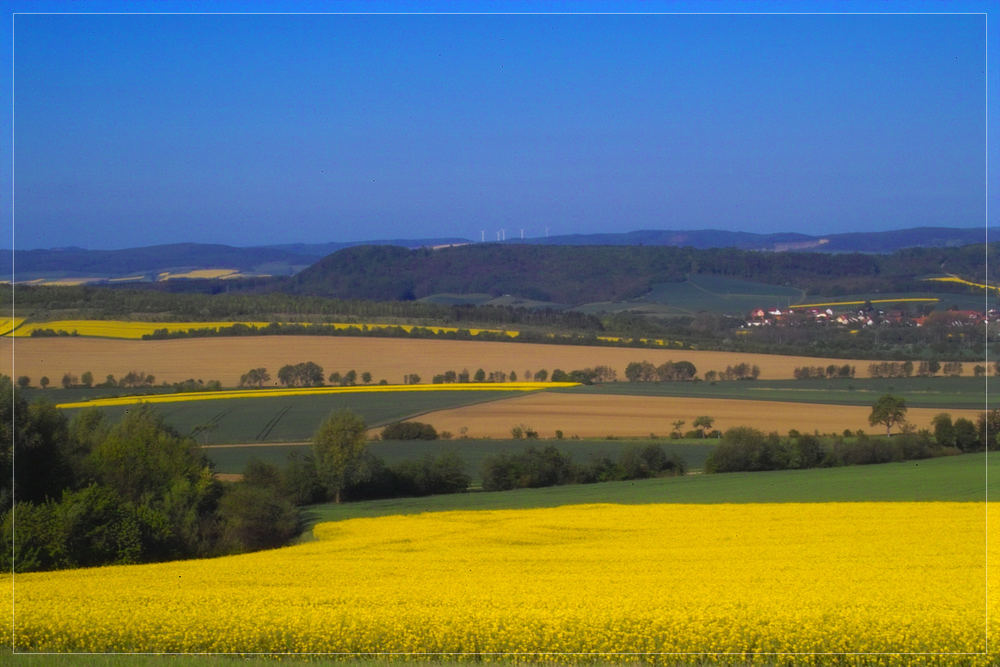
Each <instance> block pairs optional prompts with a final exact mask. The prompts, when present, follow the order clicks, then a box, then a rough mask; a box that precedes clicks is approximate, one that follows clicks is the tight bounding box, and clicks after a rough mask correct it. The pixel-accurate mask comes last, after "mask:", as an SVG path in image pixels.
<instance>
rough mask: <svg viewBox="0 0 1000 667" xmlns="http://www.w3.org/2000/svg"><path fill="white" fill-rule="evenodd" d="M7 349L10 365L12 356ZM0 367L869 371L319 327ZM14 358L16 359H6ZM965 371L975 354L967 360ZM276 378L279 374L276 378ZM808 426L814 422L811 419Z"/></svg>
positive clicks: (207, 375) (182, 371)
mask: <svg viewBox="0 0 1000 667" xmlns="http://www.w3.org/2000/svg"><path fill="white" fill-rule="evenodd" d="M12 355H13V365H12ZM0 359H2V361H0V364H2V365H0V372H3V373H7V374H10V375H12V376H19V375H27V376H28V377H30V378H31V379H32V383H37V381H38V378H40V377H41V376H43V375H46V376H48V377H49V379H50V380H52V381H53V382H58V379H59V378H61V377H62V375H63V374H64V373H67V372H68V373H74V374H76V375H80V374H82V373H83V372H84V371H91V372H92V373H93V374H94V378H95V379H96V380H97V381H98V382H100V381H101V380H103V378H104V377H105V376H106V375H108V374H109V373H110V374H113V375H115V376H116V377H121V376H122V375H124V374H125V373H128V372H129V371H133V370H135V371H144V372H146V373H150V374H152V375H154V376H155V377H156V380H157V382H164V381H165V382H179V381H182V380H186V379H188V378H194V379H199V378H200V379H203V380H210V379H211V380H219V381H221V382H222V384H223V385H224V386H236V385H237V384H239V380H240V376H241V375H243V374H244V373H246V372H247V371H248V370H250V369H251V368H258V367H264V368H267V369H268V370H269V371H270V372H271V375H272V377H273V376H276V375H277V371H278V369H279V368H281V367H282V366H284V365H285V364H290V363H291V364H294V363H298V362H302V361H314V362H316V363H317V364H319V365H320V366H322V367H323V369H324V370H325V372H326V373H327V374H329V373H331V372H333V371H340V372H342V373H343V372H345V371H347V370H350V369H355V370H356V371H357V372H358V373H361V372H363V371H369V372H371V374H372V376H373V378H374V380H375V381H376V382H377V381H379V380H380V379H383V378H384V379H385V380H387V381H388V382H390V383H399V382H402V381H403V376H404V375H405V374H408V373H417V374H418V375H420V376H421V378H422V379H423V381H424V382H429V381H430V379H431V378H432V377H433V376H434V375H436V374H438V373H443V372H445V371H447V370H455V371H461V370H462V369H468V370H469V371H470V372H472V373H474V372H475V371H476V369H477V368H482V369H484V370H485V371H486V372H487V373H489V372H490V371H495V370H496V371H504V372H506V373H509V372H511V371H515V372H516V373H517V374H518V377H519V378H520V379H526V378H524V376H523V373H524V372H525V371H526V370H530V371H531V372H532V373H534V372H535V371H537V370H539V369H546V370H547V371H549V373H550V374H551V372H552V370H553V369H555V368H561V369H563V370H565V371H569V370H573V369H575V368H585V367H588V366H590V367H592V366H597V365H601V364H603V365H606V366H610V367H611V368H614V369H615V370H616V371H617V372H618V376H619V378H620V379H624V374H625V366H627V365H628V364H629V363H630V362H632V361H643V360H646V361H649V362H651V363H653V364H657V365H658V364H662V363H663V362H665V361H671V360H672V361H681V360H686V361H690V362H691V363H693V364H694V365H695V366H696V367H697V369H698V374H699V375H702V374H704V372H705V371H708V370H724V369H725V368H726V366H731V365H736V364H739V363H748V364H757V365H758V366H760V371H761V372H760V379H762V380H767V379H774V380H787V379H791V378H792V373H793V371H794V370H795V368H796V367H797V366H820V365H822V366H825V365H828V364H837V365H843V364H845V363H848V364H852V365H854V366H856V367H857V372H858V375H859V377H861V376H864V375H866V374H867V368H868V364H869V363H871V362H870V361H864V360H860V361H859V360H847V359H823V358H813V357H792V356H782V355H768V354H742V353H738V352H704V351H691V350H657V349H639V348H619V347H589V346H582V345H581V346H577V345H566V346H560V345H544V344H532V343H499V342H487V341H449V340H419V339H417V340H413V339H398V338H361V337H359V338H349V337H323V336H248V337H236V338H196V339H178V340H107V339H96V338H82V337H81V338H75V337H59V338H22V339H12V338H0ZM12 366H13V367H12ZM965 366H966V371H967V372H968V373H970V374H971V372H972V364H965ZM274 382H275V383H276V382H277V380H276V379H275V380H274ZM810 430H811V429H810Z"/></svg>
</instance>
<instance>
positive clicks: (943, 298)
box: [792, 283, 996, 312]
mask: <svg viewBox="0 0 1000 667" xmlns="http://www.w3.org/2000/svg"><path fill="white" fill-rule="evenodd" d="M927 284H928V285H934V283H927ZM866 299H872V300H879V301H883V300H886V299H889V300H891V299H938V301H937V303H933V304H930V305H932V306H934V309H935V310H948V309H949V308H957V309H958V310H986V309H987V308H986V294H985V293H984V292H982V291H980V292H978V293H977V292H974V291H972V288H969V291H968V292H963V293H960V294H956V293H953V292H933V291H930V290H928V291H921V292H888V293H884V294H879V293H878V292H871V293H866V294H845V295H842V296H816V295H811V296H807V297H805V298H804V299H803V300H802V301H800V302H799V303H805V304H809V303H837V302H840V301H864V300H866ZM995 303H996V298H995V297H992V298H990V307H991V308H992V307H993V304H995ZM792 305H793V306H794V305H795V302H794V301H793V302H792ZM874 305H875V306H876V307H877V308H878V309H879V310H883V311H886V310H890V309H891V308H893V306H894V305H895V304H893V303H877V304H874ZM909 305H910V307H911V308H912V307H917V308H919V307H920V306H922V305H924V304H921V303H912V302H911V303H910V304H909ZM854 308H855V309H856V307H854ZM831 309H832V310H833V311H834V312H839V311H844V310H850V309H851V307H847V306H840V307H832V308H831Z"/></svg>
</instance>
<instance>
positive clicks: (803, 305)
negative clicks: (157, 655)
mask: <svg viewBox="0 0 1000 667" xmlns="http://www.w3.org/2000/svg"><path fill="white" fill-rule="evenodd" d="M940 300H941V299H939V298H937V297H912V298H906V299H869V300H868V301H832V302H830V303H800V304H797V305H795V306H789V308H828V307H833V306H862V305H864V304H866V303H937V302H938V301H940Z"/></svg>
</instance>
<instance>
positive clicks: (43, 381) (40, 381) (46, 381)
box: [38, 375, 49, 389]
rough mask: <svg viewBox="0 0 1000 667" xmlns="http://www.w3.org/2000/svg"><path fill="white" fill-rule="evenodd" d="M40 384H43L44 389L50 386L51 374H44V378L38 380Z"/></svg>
mask: <svg viewBox="0 0 1000 667" xmlns="http://www.w3.org/2000/svg"><path fill="white" fill-rule="evenodd" d="M38 384H40V385H42V389H45V388H46V387H48V386H49V376H47V375H43V376H42V379H41V380H39V381H38Z"/></svg>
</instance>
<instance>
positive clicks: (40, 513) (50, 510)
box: [0, 377, 299, 571]
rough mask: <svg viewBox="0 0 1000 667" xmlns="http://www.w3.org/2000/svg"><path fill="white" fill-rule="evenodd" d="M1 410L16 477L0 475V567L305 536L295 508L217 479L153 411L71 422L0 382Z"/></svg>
mask: <svg viewBox="0 0 1000 667" xmlns="http://www.w3.org/2000/svg"><path fill="white" fill-rule="evenodd" d="M0 412H2V413H3V414H2V415H0V430H2V431H3V432H2V433H0V440H2V443H0V444H2V446H3V450H2V458H3V460H4V461H5V462H6V463H7V464H8V466H9V465H10V463H11V461H12V460H13V458H16V461H17V465H16V466H15V467H14V477H13V480H12V479H11V478H10V477H7V478H6V481H4V480H3V479H0V502H3V504H4V506H6V507H9V508H10V509H9V510H8V511H7V512H5V514H4V515H3V518H2V520H3V538H2V539H3V542H4V544H3V549H2V550H0V559H2V562H3V565H4V567H7V568H13V569H14V570H16V571H29V570H49V569H56V568H66V567H82V566H91V565H102V564H108V563H139V562H149V561H159V560H171V559H177V558H188V557H197V556H211V555H218V554H223V553H233V552H239V551H246V550H251V549H258V548H263V547H270V546H277V545H279V544H283V543H285V542H286V541H287V540H289V539H290V538H291V537H292V536H293V535H294V534H295V533H296V532H297V531H298V529H299V515H298V511H297V510H295V508H294V507H293V506H292V505H291V504H290V503H288V502H287V501H285V500H283V499H282V498H280V497H278V496H275V495H273V494H266V493H258V492H254V494H255V495H253V496H252V497H250V496H247V493H248V492H247V491H245V490H244V488H243V487H241V486H238V485H237V486H224V485H222V484H221V483H220V482H218V481H216V479H215V478H214V476H213V474H212V470H211V466H210V465H209V463H208V462H207V459H205V457H204V456H203V455H202V453H201V452H200V450H199V448H198V446H197V444H196V443H195V442H194V441H193V440H192V439H190V438H187V437H183V436H181V435H180V434H178V433H177V432H176V431H174V430H173V429H172V428H170V427H169V426H167V425H166V424H165V423H164V422H163V420H162V418H161V417H160V416H159V415H158V414H157V413H155V412H154V411H153V410H152V409H151V408H150V407H148V406H141V407H139V408H136V409H133V410H130V411H128V412H127V413H126V414H125V416H124V417H123V418H122V419H121V421H119V422H117V423H111V422H110V421H109V420H108V419H107V418H106V417H105V416H104V414H103V413H102V412H100V411H99V410H97V409H90V410H83V411H81V412H79V413H77V415H76V416H75V417H74V418H73V419H72V421H68V420H67V419H66V417H65V416H64V414H63V413H62V412H60V411H59V410H57V409H55V408H54V407H53V406H52V405H50V404H48V403H44V402H34V403H30V404H29V403H28V402H27V401H26V400H25V399H24V398H23V397H22V396H21V395H20V392H19V391H18V390H17V389H15V388H14V386H13V385H12V383H11V382H10V379H9V378H7V377H0ZM11 428H13V432H12V431H10V430H9V429H11ZM12 502H13V506H12ZM14 535H16V542H14V541H13V540H14Z"/></svg>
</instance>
